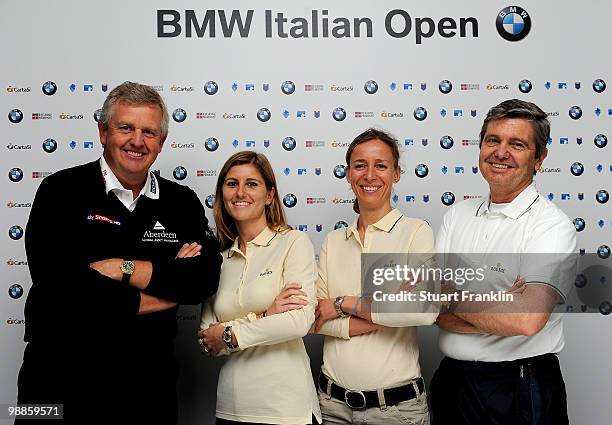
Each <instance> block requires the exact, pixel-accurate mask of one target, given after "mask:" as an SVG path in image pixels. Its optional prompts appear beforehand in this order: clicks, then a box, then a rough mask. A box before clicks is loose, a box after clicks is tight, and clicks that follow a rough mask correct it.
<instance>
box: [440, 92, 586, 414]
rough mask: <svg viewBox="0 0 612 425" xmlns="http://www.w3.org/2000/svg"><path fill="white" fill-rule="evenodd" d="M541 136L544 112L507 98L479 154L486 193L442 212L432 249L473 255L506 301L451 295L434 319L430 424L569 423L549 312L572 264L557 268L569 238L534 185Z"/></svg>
mask: <svg viewBox="0 0 612 425" xmlns="http://www.w3.org/2000/svg"><path fill="white" fill-rule="evenodd" d="M549 134H550V124H549V122H548V119H547V115H546V113H545V112H544V111H542V110H541V109H540V108H539V107H538V106H536V105H535V104H533V103H530V102H525V101H521V100H516V99H513V100H507V101H505V102H502V103H500V104H499V105H497V106H495V107H493V108H491V110H490V111H489V112H488V114H487V117H486V118H485V121H484V123H483V126H482V129H481V132H480V157H479V167H480V170H481V173H482V175H483V177H484V178H485V180H486V181H487V183H488V184H489V191H490V194H489V197H488V198H487V199H486V200H485V201H482V199H471V200H468V201H465V202H462V203H459V204H457V205H455V206H454V207H453V208H451V209H450V210H449V211H448V212H447V213H446V214H445V216H444V219H443V223H442V226H441V229H440V232H439V234H438V237H437V239H436V250H437V251H438V252H440V253H445V254H444V255H445V256H447V258H448V257H450V255H448V254H447V253H453V254H460V255H458V256H455V257H456V258H464V260H463V261H467V260H465V258H474V257H478V258H479V262H475V263H473V264H475V265H476V264H478V265H483V264H488V266H486V271H485V272H484V276H485V279H486V283H487V285H488V288H492V289H496V290H497V291H506V292H505V293H510V294H512V298H513V300H512V301H505V302H502V301H490V302H481V303H478V302H475V301H461V297H460V298H459V301H458V302H455V301H453V302H451V303H450V305H449V311H446V312H443V313H441V314H440V316H439V318H438V320H437V324H438V326H439V327H440V340H439V341H440V349H441V350H442V352H443V353H444V354H445V356H446V357H445V358H444V359H443V360H442V362H441V363H440V367H439V368H438V370H437V371H436V373H435V375H434V377H433V379H432V382H431V390H430V393H431V402H432V413H433V424H434V425H444V424H453V425H460V424H469V425H477V424H483V425H484V424H487V425H489V424H496V425H501V424H512V425H516V424H530V425H535V424H540V425H541V424H555V425H559V424H567V423H568V418H567V406H566V405H567V403H566V394H565V385H564V383H563V377H562V375H561V371H560V368H559V362H558V359H557V355H556V353H558V352H559V351H560V350H561V349H562V348H563V345H564V338H563V323H562V316H561V314H559V313H553V309H555V307H557V306H558V305H559V304H561V303H563V301H564V298H565V297H566V295H567V291H568V285H567V284H566V283H567V277H568V276H571V274H570V272H571V267H569V266H568V268H564V267H566V265H569V264H570V263H571V260H572V258H573V255H572V254H573V253H574V251H575V249H576V237H575V228H574V226H573V225H572V222H571V221H570V219H569V218H568V217H567V216H566V215H565V214H564V213H563V212H562V211H561V210H560V209H559V208H558V207H556V206H555V205H554V204H553V203H552V202H550V201H549V200H548V199H546V198H545V197H543V196H541V195H539V194H538V192H537V190H536V187H535V183H534V182H533V177H534V175H535V173H536V172H537V170H538V169H539V168H540V166H541V165H542V162H543V161H544V159H545V158H546V156H547V154H548V150H547V148H546V145H547V140H548V137H549ZM461 253H463V254H461ZM469 254H472V255H469ZM474 254H477V255H476V256H475V255H474ZM470 261H473V260H470ZM553 263H556V264H553ZM559 267H561V268H559ZM550 270H553V272H550ZM560 270H562V272H560ZM519 276H520V278H519ZM564 281H565V282H564ZM460 289H465V288H460ZM500 312H501V313H500Z"/></svg>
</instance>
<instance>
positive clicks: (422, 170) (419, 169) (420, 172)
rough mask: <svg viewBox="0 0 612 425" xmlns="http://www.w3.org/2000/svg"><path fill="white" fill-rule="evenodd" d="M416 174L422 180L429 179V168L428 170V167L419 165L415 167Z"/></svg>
mask: <svg viewBox="0 0 612 425" xmlns="http://www.w3.org/2000/svg"><path fill="white" fill-rule="evenodd" d="M414 174H416V176H417V177H420V178H423V177H427V174H429V168H427V165H425V164H419V165H417V166H416V167H414Z"/></svg>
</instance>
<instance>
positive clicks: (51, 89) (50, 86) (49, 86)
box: [42, 81, 57, 96]
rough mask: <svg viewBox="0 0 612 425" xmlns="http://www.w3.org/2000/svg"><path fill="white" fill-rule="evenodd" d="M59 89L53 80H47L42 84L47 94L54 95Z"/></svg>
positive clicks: (43, 90)
mask: <svg viewBox="0 0 612 425" xmlns="http://www.w3.org/2000/svg"><path fill="white" fill-rule="evenodd" d="M56 91H57V85H56V84H55V83H54V82H53V81H47V82H46V83H44V84H43V85H42V92H43V93H44V94H46V95H47V96H52V95H54V94H55V92H56Z"/></svg>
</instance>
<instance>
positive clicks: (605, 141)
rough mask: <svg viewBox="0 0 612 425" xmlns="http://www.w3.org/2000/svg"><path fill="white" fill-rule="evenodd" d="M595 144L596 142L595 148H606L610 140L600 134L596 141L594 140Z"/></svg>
mask: <svg viewBox="0 0 612 425" xmlns="http://www.w3.org/2000/svg"><path fill="white" fill-rule="evenodd" d="M593 142H595V146H597V147H598V148H605V147H606V145H607V144H608V138H607V137H606V136H605V135H604V134H598V135H597V136H595V139H593Z"/></svg>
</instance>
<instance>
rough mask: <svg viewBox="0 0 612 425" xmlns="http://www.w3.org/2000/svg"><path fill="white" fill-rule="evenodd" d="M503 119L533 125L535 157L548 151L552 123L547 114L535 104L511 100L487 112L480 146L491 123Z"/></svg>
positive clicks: (481, 131)
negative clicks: (517, 119) (513, 119)
mask: <svg viewBox="0 0 612 425" xmlns="http://www.w3.org/2000/svg"><path fill="white" fill-rule="evenodd" d="M502 118H522V119H525V120H527V121H529V122H530V123H531V127H532V128H533V136H534V139H535V148H536V150H535V156H536V158H539V157H540V156H541V155H542V153H543V152H544V150H545V149H546V145H547V144H548V138H549V137H550V122H549V121H548V115H547V114H546V112H544V111H543V110H542V109H540V107H539V106H538V105H536V104H535V103H531V102H527V101H524V100H519V99H509V100H505V101H503V102H502V103H500V104H499V105H497V106H494V107H492V108H491V109H489V112H487V116H486V118H485V120H484V122H483V123H482V128H481V129H480V144H479V146H482V142H483V141H484V136H485V134H486V132H487V127H488V126H489V123H490V122H491V121H495V120H499V119H502Z"/></svg>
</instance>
